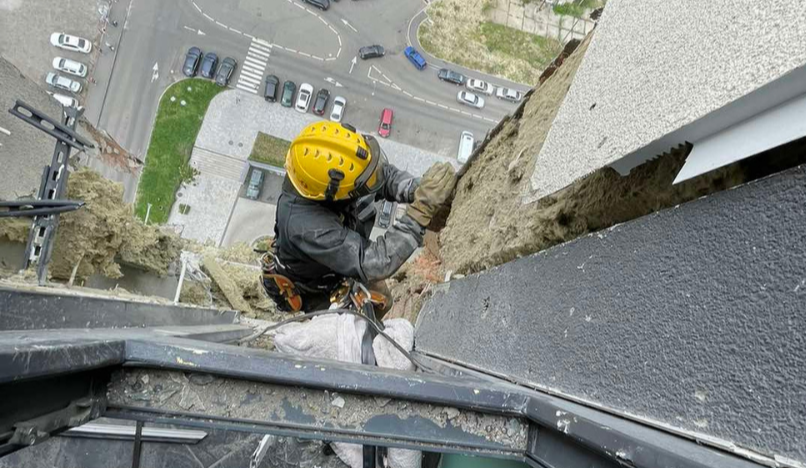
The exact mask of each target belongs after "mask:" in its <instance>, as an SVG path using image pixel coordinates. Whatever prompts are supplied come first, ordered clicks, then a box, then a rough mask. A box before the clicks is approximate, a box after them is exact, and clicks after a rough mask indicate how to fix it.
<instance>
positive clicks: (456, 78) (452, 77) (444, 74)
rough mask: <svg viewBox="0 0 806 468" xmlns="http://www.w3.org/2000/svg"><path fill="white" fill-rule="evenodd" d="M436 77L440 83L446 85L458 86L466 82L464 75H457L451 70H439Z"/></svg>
mask: <svg viewBox="0 0 806 468" xmlns="http://www.w3.org/2000/svg"><path fill="white" fill-rule="evenodd" d="M437 76H438V77H439V79H440V80H442V81H447V82H448V83H453V84H455V85H459V86H462V85H463V84H465V80H467V78H465V75H463V74H461V73H457V72H455V71H453V70H448V69H447V68H440V69H439V73H438V74H437Z"/></svg>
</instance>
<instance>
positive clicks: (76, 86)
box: [45, 72, 81, 93]
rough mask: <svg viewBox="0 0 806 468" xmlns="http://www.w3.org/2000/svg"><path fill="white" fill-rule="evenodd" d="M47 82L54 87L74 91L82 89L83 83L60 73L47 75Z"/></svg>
mask: <svg viewBox="0 0 806 468" xmlns="http://www.w3.org/2000/svg"><path fill="white" fill-rule="evenodd" d="M45 82H47V84H49V85H51V86H53V87H54V88H59V89H63V90H65V91H72V92H74V93H77V92H79V91H81V83H79V82H78V81H73V80H71V79H70V78H67V77H66V76H63V75H60V74H58V73H53V72H51V73H48V76H46V77H45Z"/></svg>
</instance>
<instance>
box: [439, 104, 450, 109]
mask: <svg viewBox="0 0 806 468" xmlns="http://www.w3.org/2000/svg"><path fill="white" fill-rule="evenodd" d="M437 105H438V106H439V107H441V108H443V109H448V106H446V105H445V104H437Z"/></svg>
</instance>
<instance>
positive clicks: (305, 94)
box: [294, 83, 313, 114]
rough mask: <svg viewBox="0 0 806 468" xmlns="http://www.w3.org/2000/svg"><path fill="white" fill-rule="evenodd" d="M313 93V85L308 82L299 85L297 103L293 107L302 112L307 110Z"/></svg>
mask: <svg viewBox="0 0 806 468" xmlns="http://www.w3.org/2000/svg"><path fill="white" fill-rule="evenodd" d="M312 95H313V86H311V85H309V84H308V83H302V84H301V85H299V94H297V103H296V104H295V105H294V109H296V110H297V111H298V112H302V113H303V114H304V113H306V112H308V106H309V105H310V104H311V96H312Z"/></svg>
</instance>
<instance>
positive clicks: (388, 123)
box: [378, 109, 394, 138]
mask: <svg viewBox="0 0 806 468" xmlns="http://www.w3.org/2000/svg"><path fill="white" fill-rule="evenodd" d="M393 117H394V112H392V109H384V110H383V111H382V112H381V124H380V125H379V126H378V135H380V136H382V137H384V138H387V137H388V136H389V134H390V133H392V118H393Z"/></svg>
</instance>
